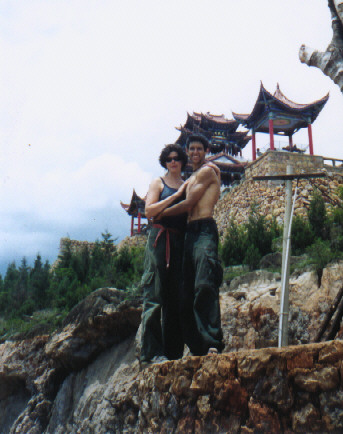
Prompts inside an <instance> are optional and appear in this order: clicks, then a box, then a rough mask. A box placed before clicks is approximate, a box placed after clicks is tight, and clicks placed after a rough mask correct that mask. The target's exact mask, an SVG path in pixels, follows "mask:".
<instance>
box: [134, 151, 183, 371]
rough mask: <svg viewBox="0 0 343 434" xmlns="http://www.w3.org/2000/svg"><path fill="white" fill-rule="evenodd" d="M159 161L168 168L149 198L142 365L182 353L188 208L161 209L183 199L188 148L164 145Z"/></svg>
mask: <svg viewBox="0 0 343 434" xmlns="http://www.w3.org/2000/svg"><path fill="white" fill-rule="evenodd" d="M159 161H160V164H161V166H162V167H164V168H165V169H167V173H166V174H165V175H164V176H162V177H160V178H157V179H155V180H153V181H152V183H151V184H150V187H149V191H148V194H147V198H146V203H145V215H146V217H147V218H148V219H152V220H153V224H152V228H151V229H150V232H149V237H148V241H147V244H146V249H145V261H144V269H145V271H144V274H143V277H142V282H141V285H142V289H143V294H144V304H143V314H142V344H141V355H140V361H141V367H142V368H144V367H146V366H148V365H150V364H154V363H163V362H164V361H167V360H174V359H178V358H180V357H182V354H183V346H184V343H183V338H182V330H181V326H180V320H179V294H180V288H181V280H182V255H183V242H184V232H185V229H186V223H187V214H183V215H178V216H173V217H163V218H161V219H159V217H158V216H159V214H160V213H161V212H162V211H163V210H164V209H165V208H166V207H170V206H172V205H174V204H175V203H178V202H180V201H181V200H183V199H184V196H185V189H186V188H185V187H186V184H185V183H184V182H183V179H182V177H181V171H182V170H183V169H184V168H185V166H186V164H187V154H186V152H185V151H184V150H183V149H182V148H181V146H180V145H176V144H172V145H166V146H165V147H164V149H163V150H162V152H161V155H160V159H159Z"/></svg>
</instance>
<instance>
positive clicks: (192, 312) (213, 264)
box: [181, 219, 224, 356]
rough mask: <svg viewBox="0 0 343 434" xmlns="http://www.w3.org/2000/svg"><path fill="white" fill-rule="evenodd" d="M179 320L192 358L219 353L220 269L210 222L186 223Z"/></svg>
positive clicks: (212, 224) (216, 240) (211, 222)
mask: <svg viewBox="0 0 343 434" xmlns="http://www.w3.org/2000/svg"><path fill="white" fill-rule="evenodd" d="M183 278H184V284H183V291H182V301H181V304H182V305H181V318H182V328H183V332H184V340H185V343H186V344H187V346H188V347H189V349H190V351H191V353H192V354H193V355H197V356H201V355H205V354H207V352H208V350H209V348H211V347H214V348H217V349H218V351H221V350H222V349H223V347H224V345H223V343H222V339H223V334H222V330H221V320H220V306H219V286H220V285H221V283H222V279H223V270H222V267H221V265H220V261H219V259H218V231H217V225H216V223H215V221H214V220H213V219H203V220H196V221H194V222H191V223H189V224H188V227H187V231H186V236H185V248H184V261H183Z"/></svg>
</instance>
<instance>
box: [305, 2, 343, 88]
mask: <svg viewBox="0 0 343 434" xmlns="http://www.w3.org/2000/svg"><path fill="white" fill-rule="evenodd" d="M328 7H329V9H330V12H331V26H332V40H331V42H330V44H329V45H328V47H327V49H326V51H325V52H321V51H318V50H316V49H313V48H310V47H307V46H306V45H302V46H301V47H300V51H299V58H300V61H301V62H302V63H305V64H306V65H308V66H314V67H316V68H319V69H320V70H321V71H322V72H323V73H324V74H325V75H327V76H328V77H330V78H331V80H333V81H334V82H335V83H336V84H337V85H338V87H339V88H340V90H341V92H342V93H343V0H328Z"/></svg>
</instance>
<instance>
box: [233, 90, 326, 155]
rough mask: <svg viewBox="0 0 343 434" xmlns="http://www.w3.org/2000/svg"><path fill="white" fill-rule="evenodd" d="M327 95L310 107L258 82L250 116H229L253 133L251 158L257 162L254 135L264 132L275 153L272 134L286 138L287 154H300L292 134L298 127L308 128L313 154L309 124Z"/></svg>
mask: <svg viewBox="0 0 343 434" xmlns="http://www.w3.org/2000/svg"><path fill="white" fill-rule="evenodd" d="M328 99H329V94H327V95H326V96H324V97H323V98H321V99H319V100H317V101H314V102H312V103H310V104H298V103H295V102H293V101H291V100H290V99H288V98H287V97H286V96H285V95H284V94H283V93H282V92H281V90H280V86H279V84H277V86H276V91H275V92H274V94H271V93H270V92H268V91H267V90H266V89H265V87H264V86H263V83H262V82H261V86H260V92H259V94H258V97H257V100H256V103H255V106H254V108H253V110H252V112H251V113H250V114H238V113H234V112H233V113H232V114H233V117H234V118H235V120H236V121H237V122H239V124H241V125H242V126H244V127H246V128H248V129H249V130H251V131H252V159H253V160H256V133H267V134H269V138H270V145H269V146H270V149H271V150H274V149H275V145H274V135H275V134H276V135H283V136H288V141H289V145H288V146H287V147H286V148H284V149H285V150H287V151H299V150H298V149H297V148H296V146H295V145H293V134H294V133H296V132H297V131H299V130H300V129H301V128H307V129H308V140H309V153H310V155H313V138H312V124H313V122H314V121H315V120H316V119H317V116H318V115H319V113H320V112H321V110H322V109H323V107H324V106H325V104H326V102H327V100H328Z"/></svg>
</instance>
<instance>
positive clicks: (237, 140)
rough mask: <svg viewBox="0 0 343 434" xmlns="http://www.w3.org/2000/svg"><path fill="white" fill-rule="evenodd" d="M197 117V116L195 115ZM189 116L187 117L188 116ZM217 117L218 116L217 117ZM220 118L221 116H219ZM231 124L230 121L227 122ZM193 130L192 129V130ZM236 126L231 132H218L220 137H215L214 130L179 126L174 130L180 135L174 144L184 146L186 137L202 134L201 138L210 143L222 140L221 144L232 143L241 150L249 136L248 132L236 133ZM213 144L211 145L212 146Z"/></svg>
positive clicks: (189, 125)
mask: <svg viewBox="0 0 343 434" xmlns="http://www.w3.org/2000/svg"><path fill="white" fill-rule="evenodd" d="M196 115H197V116H198V114H196ZM188 116H189V115H188ZM218 117H219V116H218ZM220 117H222V115H221V116H220ZM229 122H231V121H229ZM234 122H235V123H237V124H238V122H237V121H234ZM192 128H193V129H192ZM236 128H237V127H236V125H235V128H234V131H231V130H226V131H221V132H220V131H218V130H217V131H218V132H219V134H223V135H222V136H221V135H219V136H217V135H216V134H215V133H216V131H215V130H214V131H213V130H209V129H207V130H206V129H204V128H202V127H201V126H199V125H195V124H194V125H193V126H192V125H191V124H190V122H188V120H187V122H186V123H185V125H184V126H182V125H181V126H180V127H176V129H177V130H178V131H180V135H179V137H178V138H177V140H176V141H175V143H178V144H179V145H181V146H185V144H186V141H187V138H188V136H190V135H191V134H196V133H199V134H202V135H203V136H205V137H206V138H207V139H208V140H209V141H210V142H212V140H216V141H218V140H222V141H223V142H227V143H232V142H233V143H234V144H235V145H237V146H239V147H240V148H241V149H243V148H244V147H245V145H246V144H247V143H248V142H249V141H250V139H251V136H248V132H249V131H248V130H247V131H236ZM213 144H214V143H212V145H213Z"/></svg>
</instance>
